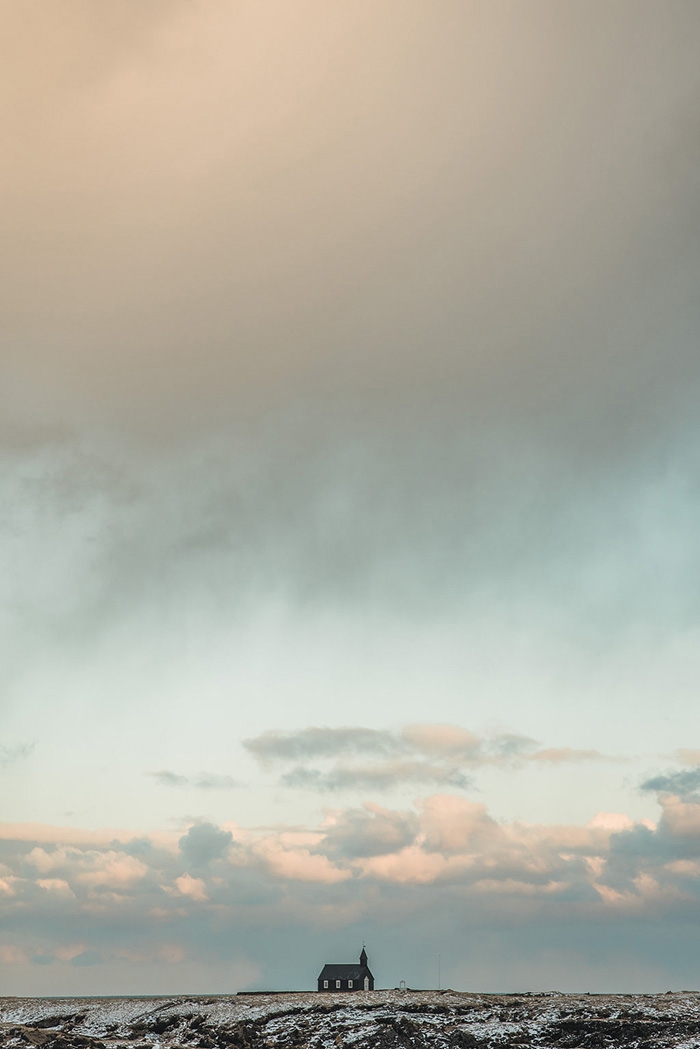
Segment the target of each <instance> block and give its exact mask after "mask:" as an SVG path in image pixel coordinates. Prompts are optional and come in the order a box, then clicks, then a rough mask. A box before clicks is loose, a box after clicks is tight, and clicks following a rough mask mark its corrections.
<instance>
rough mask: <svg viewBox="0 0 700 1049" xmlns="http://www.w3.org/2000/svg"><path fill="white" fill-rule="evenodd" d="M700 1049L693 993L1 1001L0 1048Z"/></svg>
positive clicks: (699, 1000)
mask: <svg viewBox="0 0 700 1049" xmlns="http://www.w3.org/2000/svg"><path fill="white" fill-rule="evenodd" d="M127 1044H128V1045H130V1046H131V1047H132V1049H147V1047H148V1049H150V1047H151V1046H156V1045H158V1046H163V1047H166V1046H168V1047H172V1049H175V1047H183V1049H186V1047H187V1049H188V1047H193V1049H194V1047H201V1049H216V1047H230V1049H278V1047H279V1049H302V1047H309V1049H341V1047H344V1046H348V1047H350V1046H352V1047H353V1049H394V1047H397V1049H399V1047H406V1049H409V1047H413V1049H422V1047H426V1049H428V1047H430V1049H433V1047H434V1049H505V1047H513V1049H515V1047H525V1046H542V1047H547V1046H552V1047H557V1049H574V1047H579V1046H581V1047H591V1049H597V1047H603V1046H607V1047H615V1046H620V1047H622V1046H624V1047H625V1049H666V1047H678V1049H680V1047H683V1049H693V1047H700V994H696V993H691V992H685V991H684V992H678V993H670V992H669V993H668V994H656V995H653V994H649V995H641V994H639V995H635V994H628V995H622V994H611V995H608V994H601V995H588V994H586V995H575V994H560V993H557V992H547V993H542V994H514V995H495V994H465V993H459V992H456V991H408V992H401V991H375V992H374V993H370V994H364V993H356V994H354V995H352V996H349V995H347V994H338V995H335V994H324V995H322V996H320V995H318V993H312V992H299V993H295V994H279V995H278V994H262V995H251V996H247V995H246V996H235V995H232V996H216V997H204V996H201V997H200V996H178V997H157V998H2V999H0V1045H2V1046H17V1047H23V1046H45V1047H46V1049H111V1047H116V1046H125V1045H127Z"/></svg>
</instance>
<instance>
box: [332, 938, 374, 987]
mask: <svg viewBox="0 0 700 1049" xmlns="http://www.w3.org/2000/svg"><path fill="white" fill-rule="evenodd" d="M318 989H319V991H373V990H374V977H373V976H372V973H371V972H370V971H369V966H368V965H367V951H366V950H365V949H364V947H363V948H362V954H361V955H360V964H359V965H324V966H323V969H322V970H321V973H320V975H319V978H318Z"/></svg>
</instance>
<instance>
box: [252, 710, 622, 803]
mask: <svg viewBox="0 0 700 1049" xmlns="http://www.w3.org/2000/svg"><path fill="white" fill-rule="evenodd" d="M243 746H244V747H245V748H246V749H247V750H248V751H249V752H250V753H251V754H252V755H253V757H254V758H255V759H256V760H257V761H258V763H259V764H260V765H261V766H262V767H263V768H265V769H267V768H270V767H271V766H274V765H285V764H289V763H291V762H294V761H299V760H300V759H306V763H305V764H295V765H294V767H293V768H291V769H289V770H287V771H285V772H283V773H282V775H281V777H280V783H281V784H282V785H283V786H286V787H294V788H300V789H304V790H317V791H321V792H323V791H344V790H347V791H358V790H360V791H373V790H375V791H377V790H378V791H386V790H392V789H394V788H396V787H398V786H400V785H402V784H412V785H420V784H432V785H435V786H443V787H456V788H459V789H462V790H464V789H466V788H468V787H469V786H471V785H472V783H473V776H471V775H468V774H467V773H466V772H465V771H464V769H469V770H472V769H476V768H479V767H483V766H496V767H498V766H501V767H504V768H508V769H515V768H518V767H522V766H523V765H524V764H526V763H527V762H535V763H541V764H552V765H558V764H563V763H565V762H578V761H598V760H603V759H604V757H605V756H604V755H603V754H601V753H600V752H599V751H597V750H578V749H576V748H573V747H552V748H547V749H540V750H538V749H536V748H537V742H536V740H533V739H531V738H530V737H529V736H522V735H518V734H516V733H497V734H494V735H491V736H478V735H477V734H476V733H474V732H470V731H469V730H468V729H464V728H461V727H459V726H458V725H444V724H433V725H431V724H415V725H407V726H406V727H405V728H403V729H401V730H400V731H398V732H390V731H389V730H386V729H383V730H379V729H368V728H361V727H353V728H351V727H344V728H306V729H302V730H300V731H298V732H278V731H268V732H264V733H262V735H260V736H257V737H255V738H253V739H247V740H244V741H243ZM375 755H377V756H381V757H385V756H386V755H391V756H392V759H391V760H381V761H373V762H371V761H370V762H368V761H366V760H365V761H364V762H363V761H360V760H359V759H361V758H365V759H366V758H371V757H373V756H375ZM353 758H354V759H356V760H355V761H351V760H348V759H353ZM311 762H315V763H316V764H318V763H319V762H326V763H328V762H330V767H321V768H318V767H314V766H313V765H311V764H310V763H311Z"/></svg>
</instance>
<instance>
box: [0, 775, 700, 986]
mask: <svg viewBox="0 0 700 1049" xmlns="http://www.w3.org/2000/svg"><path fill="white" fill-rule="evenodd" d="M660 804H661V809H662V814H661V818H660V820H659V822H658V823H657V824H652V823H648V822H647V823H637V824H635V823H633V822H632V821H630V820H629V819H628V818H627V817H625V816H621V815H615V814H605V813H601V814H599V815H598V816H597V817H596V818H595V819H593V820H592V821H591V822H590V823H589V824H588V825H587V826H573V825H570V826H546V825H534V824H517V823H511V824H508V823H503V822H498V821H495V820H494V819H493V818H492V817H491V816H490V815H489V813H488V811H487V808H486V806H485V805H483V804H475V803H473V802H470V801H467V800H466V799H464V798H463V797H459V796H456V795H449V794H435V795H432V796H429V797H426V798H424V799H423V800H422V801H420V802H419V803H418V804H417V805H416V806H415V807H412V808H411V809H407V810H393V809H387V808H383V807H381V806H379V805H376V804H372V803H367V804H365V805H364V806H362V807H360V808H346V809H333V810H328V812H327V814H326V817H325V819H324V821H323V822H322V823H321V824H320V825H319V826H318V827H316V828H308V829H300V828H294V827H289V828H284V827H280V828H277V829H268V830H258V831H246V830H245V829H244V828H241V827H238V826H235V825H233V824H230V825H228V826H224V827H223V828H221V827H216V826H214V825H212V824H210V823H206V822H199V823H194V824H192V825H191V826H190V827H189V829H188V830H187V831H186V832H184V833H183V832H182V831H180V832H168V833H160V834H157V835H143V836H136V837H134V836H131V835H129V834H128V832H120V833H119V834H118V835H116V836H115V833H114V832H111V833H110V832H92V833H90V834H85V833H82V834H81V833H80V832H77V831H69V830H67V829H60V828H38V827H34V828H32V827H27V828H23V827H20V826H13V825H11V824H4V825H2V827H1V828H0V862H1V864H2V866H1V868H0V901H1V903H0V906H1V912H2V921H3V928H4V930H5V933H4V937H3V945H2V950H1V951H0V959H1V961H2V963H3V969H4V972H5V974H6V977H7V979H8V980H9V981H10V982H9V983H8V984H7V985H6V986H7V987H8V989H9V988H11V986H12V981H14V982H15V984H16V985H17V986H19V985H20V984H21V982H22V981H23V980H26V979H27V976H26V973H27V972H28V971H29V970H30V969H31V967H34V971H35V977H33V978H32V979H35V981H36V982H35V986H36V987H37V988H38V989H40V990H44V991H46V990H48V989H49V988H53V989H55V990H57V991H62V992H65V993H78V992H81V993H86V992H87V991H88V990H89V989H92V990H95V989H107V987H108V982H107V981H108V980H109V979H110V978H114V974H115V973H116V972H117V971H118V970H119V965H120V964H122V963H124V962H128V963H130V964H131V963H133V964H134V965H135V966H136V967H137V968H136V971H138V972H139V977H138V979H140V980H141V979H143V973H142V971H141V969H140V968H139V966H140V965H142V964H148V963H154V962H155V961H157V960H160V961H163V962H164V964H166V966H167V968H168V969H169V975H168V977H167V979H168V980H170V989H171V990H172V989H173V988H174V987H176V986H177V985H178V981H179V977H178V971H179V970H178V966H182V971H183V972H187V973H188V974H189V973H191V972H192V971H195V970H196V965H197V964H199V965H201V966H203V971H206V972H208V973H211V972H212V971H214V970H215V968H216V966H217V965H218V966H219V967H220V973H221V974H227V975H225V976H224V975H222V976H221V977H220V979H224V980H225V979H227V978H228V973H229V971H230V970H229V968H228V966H230V965H232V966H234V967H235V969H236V971H237V972H238V973H239V976H238V979H239V981H240V985H241V986H249V985H251V984H261V985H265V984H266V983H267V984H268V985H269V982H270V980H277V981H278V982H279V985H280V986H296V985H298V983H299V980H300V979H304V978H305V979H306V980H307V982H308V983H309V984H310V985H311V984H312V980H313V975H314V974H313V970H314V967H316V968H317V967H318V965H319V963H320V962H322V961H323V960H324V958H323V957H320V956H319V955H318V954H316V955H314V951H316V952H319V951H323V950H325V948H324V947H323V946H322V945H323V944H324V942H326V943H327V942H331V941H332V942H334V943H335V942H338V943H340V942H348V941H349V940H352V938H353V937H357V936H362V935H364V936H366V937H367V939H368V942H370V941H371V939H372V938H374V939H375V940H376V941H377V942H378V943H379V944H381V943H382V942H383V941H384V940H385V939H386V937H387V936H388V937H389V940H388V941H387V942H386V943H385V944H384V947H383V949H382V948H381V947H380V952H381V951H382V950H383V963H384V966H385V971H384V972H382V973H381V976H380V980H381V982H382V983H387V982H388V981H390V980H391V981H393V980H395V979H398V969H399V968H400V967H401V966H403V967H404V968H405V966H406V965H408V966H409V967H412V969H411V972H410V974H409V975H410V978H411V980H413V981H425V980H426V979H428V978H429V975H430V971H429V968H428V969H426V965H430V964H432V948H431V947H428V950H429V952H430V959H428V960H424V961H421V960H420V959H421V955H422V951H423V949H424V948H425V947H426V946H427V945H428V944H429V943H432V942H433V937H434V934H435V930H436V928H437V929H438V931H439V937H440V940H441V943H442V950H443V952H444V957H447V958H449V959H451V962H450V964H452V965H453V966H454V967H455V973H454V975H455V976H457V975H458V973H459V972H464V973H466V972H467V971H469V970H470V968H473V965H474V963H475V962H476V960H477V959H476V958H474V957H472V954H473V952H472V949H471V948H470V947H469V941H470V939H473V940H474V942H478V941H479V939H480V938H483V937H484V936H485V935H488V934H489V930H491V933H492V934H497V935H498V936H500V937H505V938H506V939H507V938H508V935H509V932H508V930H511V931H512V932H513V935H514V936H515V935H516V933H515V932H514V930H516V929H517V930H519V931H518V932H517V936H518V937H519V938H522V936H523V931H524V930H528V929H529V930H530V935H531V937H532V941H533V943H535V942H537V939H538V935H539V933H538V928H539V927H542V926H546V927H548V928H550V930H551V929H552V928H556V927H557V926H559V927H560V928H561V929H562V930H567V931H566V935H567V936H568V937H573V939H574V943H577V942H578V939H579V938H582V940H583V939H585V938H586V935H588V934H590V930H591V929H597V930H598V933H597V934H596V935H597V936H598V937H599V940H600V951H601V957H602V959H603V964H602V968H601V972H602V973H606V972H607V969H606V966H607V960H606V959H607V955H608V953H609V951H610V949H611V933H612V932H615V931H616V933H617V935H619V936H622V935H623V930H625V929H635V928H637V927H638V926H642V927H644V926H646V927H648V928H649V929H652V928H656V929H657V935H658V937H659V942H660V943H661V941H662V940H663V938H664V935H665V931H664V930H665V929H666V928H667V927H673V925H674V924H675V923H677V922H678V921H681V920H682V921H684V922H686V921H690V922H691V923H692V922H694V915H695V914H696V911H697V900H698V875H699V873H700V806H699V805H698V803H697V802H695V801H693V802H685V801H682V800H681V799H680V798H678V797H673V796H670V795H662V796H661V798H660ZM447 913H449V924H445V922H444V921H443V918H445V917H446V915H447ZM441 915H442V916H443V917H441ZM398 927H402V928H404V929H405V930H406V936H405V937H403V939H405V940H406V942H407V943H412V944H413V951H412V960H408V961H407V960H406V959H404V960H403V961H400V960H399V956H398V955H397V954H396V953H395V951H393V950H392V949H390V947H389V946H388V944H389V943H390V942H393V941H392V934H391V932H390V930H391V929H392V928H393V929H396V928H398ZM431 929H432V932H431ZM584 929H588V934H585V935H584V934H583V932H578V931H577V930H584ZM301 930H304V937H305V938H306V937H308V944H307V946H306V947H305V948H304V949H302V950H301V952H300V953H299V952H295V955H294V956H291V955H289V956H286V957H284V956H283V955H284V952H285V950H286V949H287V948H286V947H285V945H286V944H288V943H289V942H290V937H291V938H292V939H293V938H295V937H296V936H297V935H298V934H299V933H300V931H301ZM363 930H364V932H363ZM659 930H660V931H659ZM465 937H466V939H465ZM594 938H595V937H594ZM399 939H401V938H400V937H399ZM664 949H665V948H664ZM662 954H663V950H662ZM273 959H276V960H273ZM628 961H631V959H628ZM664 964H666V962H665V960H661V961H660V962H659V965H660V967H661V969H663V965H664ZM192 965H194V966H195V970H193V969H192V968H191V966H192ZM300 965H301V966H302V968H301V969H300V968H299V966H300ZM460 966H461V967H462V968H461V969H460ZM27 967H29V969H28V968H27ZM76 967H77V969H76ZM307 968H308V969H309V972H308V973H307V971H306V970H307ZM680 968H681V971H683V973H684V977H683V978H687V975H688V973H687V972H686V971H685V970H683V966H682V965H681V966H680ZM83 970H88V971H89V972H88V974H87V975H86V973H85V972H84V971H83ZM402 971H403V970H402ZM302 972H303V973H304V976H302V975H301V974H302ZM543 973H544V971H543ZM543 973H541V974H540V973H538V971H537V961H536V960H535V962H534V965H533V967H532V968H531V969H530V974H529V977H528V980H527V984H528V986H530V987H535V986H537V985H538V981H539V978H540V975H543ZM579 976H580V972H579V971H578V970H576V968H575V967H574V969H573V970H572V971H571V973H569V974H561V980H562V981H563V982H562V983H560V984H559V986H561V987H565V986H566V987H572V986H576V980H577V979H578V978H579ZM667 976H668V979H669V980H672V975H671V972H670V970H669V971H668V972H667ZM610 978H611V977H610V973H608V974H607V975H606V976H604V977H601V979H602V981H603V983H606V981H607V983H606V986H614V985H613V984H611V983H610ZM133 979H134V977H133V976H132V983H131V984H129V981H128V978H127V980H126V983H124V975H123V974H122V975H120V976H119V980H120V986H119V987H118V988H117V987H113V988H112V990H113V991H116V990H118V989H119V990H131V991H132V992H133V991H135V990H136V989H137V988H136V986H135V985H134V984H133ZM520 979H521V980H523V979H524V975H523V974H521V976H520ZM159 981H161V983H159ZM154 983H155V984H158V986H160V985H161V984H162V980H161V976H158V977H157V978H155V979H151V981H150V983H149V984H148V986H143V987H141V988H140V989H141V990H151V989H153V986H154ZM625 985H626V980H625V978H624V977H621V979H620V981H619V982H618V984H617V987H616V989H620V987H621V986H625ZM476 986H480V984H479V981H477V984H476ZM579 986H580V985H579ZM598 986H599V987H601V986H602V984H599V985H598ZM189 989H190V990H193V989H194V988H192V987H190V988H189ZM209 989H211V988H209Z"/></svg>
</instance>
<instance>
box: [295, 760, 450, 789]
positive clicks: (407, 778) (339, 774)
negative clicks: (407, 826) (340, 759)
mask: <svg viewBox="0 0 700 1049" xmlns="http://www.w3.org/2000/svg"><path fill="white" fill-rule="evenodd" d="M280 783H282V784H283V785H284V786H285V787H300V788H302V789H304V790H318V791H336V790H337V791H342V790H352V791H357V790H361V791H374V790H392V789H394V788H396V787H398V786H400V785H401V784H416V785H418V784H443V785H444V786H450V787H461V788H462V789H464V788H466V787H468V786H469V785H470V783H471V779H470V778H469V777H468V776H465V775H464V773H463V772H461V771H460V770H459V769H457V768H449V767H443V766H441V765H431V764H429V763H428V762H426V761H387V762H382V763H377V764H375V765H355V766H353V767H344V766H342V765H338V766H336V767H335V768H333V769H332V770H331V771H330V772H321V771H320V770H319V769H308V768H304V767H303V766H297V767H296V768H293V769H291V770H290V771H289V772H285V773H283V775H282V776H281V777H280Z"/></svg>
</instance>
